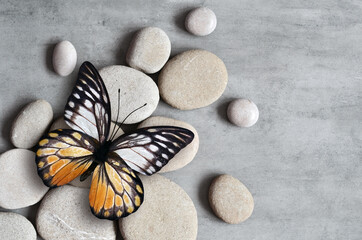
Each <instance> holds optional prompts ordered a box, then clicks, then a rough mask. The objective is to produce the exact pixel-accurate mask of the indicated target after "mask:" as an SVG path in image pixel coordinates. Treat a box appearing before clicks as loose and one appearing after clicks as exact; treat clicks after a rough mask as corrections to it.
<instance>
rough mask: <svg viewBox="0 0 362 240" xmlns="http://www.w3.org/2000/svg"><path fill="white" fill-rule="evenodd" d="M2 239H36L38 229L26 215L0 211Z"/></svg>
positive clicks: (0, 234) (0, 236)
mask: <svg viewBox="0 0 362 240" xmlns="http://www.w3.org/2000/svg"><path fill="white" fill-rule="evenodd" d="M0 226H1V228H0V239H3V240H19V239H22V240H36V231H35V228H34V226H33V224H31V222H30V221H29V220H28V219H26V218H25V217H24V216H22V215H20V214H17V213H12V212H0Z"/></svg>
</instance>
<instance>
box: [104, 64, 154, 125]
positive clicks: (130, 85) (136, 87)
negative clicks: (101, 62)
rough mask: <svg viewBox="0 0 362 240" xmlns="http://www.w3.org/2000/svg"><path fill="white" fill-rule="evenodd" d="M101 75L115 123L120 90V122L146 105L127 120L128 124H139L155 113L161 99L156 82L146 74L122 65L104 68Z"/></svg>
mask: <svg viewBox="0 0 362 240" xmlns="http://www.w3.org/2000/svg"><path fill="white" fill-rule="evenodd" d="M99 74H100V75H101V76H102V78H103V80H104V84H105V85H106V88H107V91H108V94H109V98H110V101H111V108H112V109H111V110H112V120H113V121H116V118H117V109H118V108H117V105H118V89H119V90H120V108H119V109H120V111H119V121H122V120H123V119H124V118H125V117H126V116H127V115H128V114H130V113H131V112H132V111H133V110H135V109H137V108H139V107H141V106H143V105H144V104H147V105H146V106H144V107H143V108H141V109H139V110H138V111H136V112H134V113H133V114H132V115H131V116H130V117H129V118H127V120H126V121H125V123H126V124H131V123H138V122H140V121H142V120H144V119H146V118H147V117H149V116H150V115H151V114H152V113H153V111H155V109H156V107H157V104H158V101H159V99H160V97H159V92H158V88H157V85H156V84H155V82H154V81H153V80H152V79H151V78H150V77H149V76H147V75H146V74H144V73H142V72H140V71H138V70H135V69H133V68H130V67H126V66H120V65H115V66H108V67H105V68H102V69H101V70H100V71H99Z"/></svg>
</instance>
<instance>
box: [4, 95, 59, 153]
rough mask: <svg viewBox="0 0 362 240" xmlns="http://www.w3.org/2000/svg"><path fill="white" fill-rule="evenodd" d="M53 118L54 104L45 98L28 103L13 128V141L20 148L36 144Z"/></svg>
mask: <svg viewBox="0 0 362 240" xmlns="http://www.w3.org/2000/svg"><path fill="white" fill-rule="evenodd" d="M52 119H53V109H52V106H51V105H50V104H49V103H48V102H47V101H45V100H37V101H34V102H32V103H29V104H28V105H26V106H25V107H24V108H23V109H22V110H21V111H20V113H19V114H18V116H17V117H16V119H15V121H14V123H13V125H12V128H11V134H10V135H11V137H10V139H11V142H12V143H13V144H14V146H15V147H18V148H31V147H33V146H35V145H36V144H37V143H38V141H39V139H40V137H41V136H42V135H43V134H44V132H45V130H46V129H47V128H48V126H49V124H50V123H51V121H52Z"/></svg>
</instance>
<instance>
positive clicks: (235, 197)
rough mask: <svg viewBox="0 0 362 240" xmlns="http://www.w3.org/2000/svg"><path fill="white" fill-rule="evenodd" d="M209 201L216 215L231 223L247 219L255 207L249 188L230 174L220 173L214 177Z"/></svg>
mask: <svg viewBox="0 0 362 240" xmlns="http://www.w3.org/2000/svg"><path fill="white" fill-rule="evenodd" d="M209 202H210V206H211V208H212V210H213V211H214V213H215V215H216V216H218V217H219V218H221V219H222V220H223V221H225V222H227V223H230V224H237V223H240V222H243V221H245V220H246V219H248V218H249V217H250V216H251V214H252V212H253V209H254V200H253V196H252V195H251V193H250V192H249V190H248V189H247V188H246V187H245V186H244V184H242V183H241V182H240V181H239V180H238V179H236V178H234V177H232V176H230V175H220V176H219V177H217V178H215V179H214V181H213V182H212V184H211V186H210V189H209Z"/></svg>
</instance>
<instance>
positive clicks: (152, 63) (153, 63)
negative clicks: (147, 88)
mask: <svg viewBox="0 0 362 240" xmlns="http://www.w3.org/2000/svg"><path fill="white" fill-rule="evenodd" d="M170 54H171V42H170V39H169V38H168V36H167V34H166V33H165V32H164V31H163V30H162V29H160V28H157V27H147V28H143V29H141V30H140V31H138V32H137V33H136V35H135V36H134V38H133V40H132V42H131V44H130V47H129V48H128V52H127V57H126V61H127V63H128V65H129V66H131V67H133V68H135V69H138V70H140V71H143V72H145V73H149V74H152V73H155V72H158V71H160V70H161V68H162V67H163V66H164V65H165V63H166V62H167V60H168V58H169V57H170Z"/></svg>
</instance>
